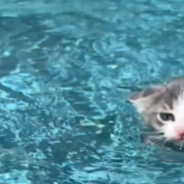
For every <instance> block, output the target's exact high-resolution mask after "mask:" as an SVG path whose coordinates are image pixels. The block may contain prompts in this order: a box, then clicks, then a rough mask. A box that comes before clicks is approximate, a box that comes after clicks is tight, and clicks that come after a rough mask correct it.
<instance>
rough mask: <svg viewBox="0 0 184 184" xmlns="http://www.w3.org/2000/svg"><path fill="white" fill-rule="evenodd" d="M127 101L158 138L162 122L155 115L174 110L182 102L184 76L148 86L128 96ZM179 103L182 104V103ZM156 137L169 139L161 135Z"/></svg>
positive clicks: (183, 99) (183, 98)
mask: <svg viewBox="0 0 184 184" xmlns="http://www.w3.org/2000/svg"><path fill="white" fill-rule="evenodd" d="M129 101H130V102H131V103H132V104H133V105H134V107H135V108H136V109H137V111H138V113H139V114H140V115H141V116H142V117H143V119H144V123H145V125H146V126H147V127H149V128H151V129H152V130H153V132H155V137H156V138H158V137H159V136H156V135H157V133H158V135H159V133H160V132H161V133H162V131H160V130H161V128H162V127H163V125H164V124H163V122H161V121H160V120H159V119H158V117H157V115H158V113H161V112H173V111H176V108H177V106H178V105H179V103H180V102H181V101H183V102H184V77H180V78H175V79H172V80H171V81H169V82H168V83H166V84H163V85H159V86H151V87H148V88H146V89H144V90H142V91H140V92H138V93H135V94H133V95H132V96H130V98H129ZM183 102H182V103H183ZM181 105H184V103H183V104H181ZM180 109H181V108H180ZM183 114H184V106H183ZM183 124H184V122H183ZM158 139H160V140H162V141H170V140H168V139H167V137H163V136H161V137H160V138H158ZM176 143H177V142H176ZM183 144H184V143H183Z"/></svg>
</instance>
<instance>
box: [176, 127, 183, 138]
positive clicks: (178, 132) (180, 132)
mask: <svg viewBox="0 0 184 184" xmlns="http://www.w3.org/2000/svg"><path fill="white" fill-rule="evenodd" d="M175 131H176V133H177V135H178V137H179V139H184V128H177V129H175Z"/></svg>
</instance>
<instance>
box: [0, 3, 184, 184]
mask: <svg viewBox="0 0 184 184" xmlns="http://www.w3.org/2000/svg"><path fill="white" fill-rule="evenodd" d="M0 4H1V6H0V10H1V13H0V15H1V17H0V33H1V34H0V38H1V39H0V68H1V70H0V120H1V124H0V183H2V184H9V183H10V184H14V183H20V184H25V183H26V184H31V183H33V184H40V183H43V184H47V183H48V184H60V183H66V184H71V183H75V184H82V183H89V184H92V183H104V184H107V183H113V184H115V183H124V184H135V183H136V184H147V183H168V184H169V183H183V182H184V181H183V173H184V172H183V164H182V163H183V156H182V153H177V152H172V151H171V150H167V149H164V148H159V147H153V146H150V145H144V144H142V143H141V140H140V133H141V120H140V119H139V118H138V116H137V114H136V113H135V111H133V108H132V106H131V105H130V104H129V103H128V102H127V98H128V96H129V94H130V92H132V91H136V90H139V89H141V88H143V87H145V86H146V85H148V84H155V83H157V82H162V81H165V80H167V79H168V78H170V77H171V76H176V75H180V74H182V73H183V69H182V68H183V66H184V65H183V51H182V48H183V44H184V42H183V17H184V16H183V15H184V12H183V3H182V1H179V0H178V1H171V0H170V1H167V2H166V1H162V2H160V1H158V0H155V1H148V0H141V1H140V0H133V1H131V2H130V1H127V0H124V1H121V0H101V1H100V3H99V1H96V0H93V1H90V0H88V1H87V0H77V1H69V0H68V1H63V0H60V1H58V0H55V1H52V2H49V1H46V0H45V1H42V2H41V1H39V2H38V1H34V0H33V1H32V2H27V1H12V2H5V1H2V2H1V3H0Z"/></svg>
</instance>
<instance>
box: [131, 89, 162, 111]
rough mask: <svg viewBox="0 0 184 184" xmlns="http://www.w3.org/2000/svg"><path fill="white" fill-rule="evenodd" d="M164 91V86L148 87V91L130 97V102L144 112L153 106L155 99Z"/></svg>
mask: <svg viewBox="0 0 184 184" xmlns="http://www.w3.org/2000/svg"><path fill="white" fill-rule="evenodd" d="M164 89H165V87H163V86H154V87H148V88H147V89H144V90H142V91H140V92H138V93H135V94H133V95H132V96H130V98H129V101H130V102H131V103H132V104H133V105H134V106H135V107H136V108H137V110H138V111H139V112H142V111H144V110H145V109H147V108H148V107H149V106H150V105H151V103H152V102H153V100H154V98H155V97H156V96H157V95H159V94H161V93H162V92H163V91H164Z"/></svg>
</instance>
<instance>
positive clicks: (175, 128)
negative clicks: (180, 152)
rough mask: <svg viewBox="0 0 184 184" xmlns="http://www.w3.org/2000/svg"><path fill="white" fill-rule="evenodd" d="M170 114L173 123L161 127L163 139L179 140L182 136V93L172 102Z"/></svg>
mask: <svg viewBox="0 0 184 184" xmlns="http://www.w3.org/2000/svg"><path fill="white" fill-rule="evenodd" d="M172 113H173V115H174V117H175V121H174V122H173V121H171V122H166V123H165V125H164V126H163V131H164V133H165V137H166V138H167V139H169V140H173V139H175V140H177V139H180V137H181V135H182V134H183V135H184V93H181V94H180V95H179V97H178V99H177V101H174V102H173V110H172Z"/></svg>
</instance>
